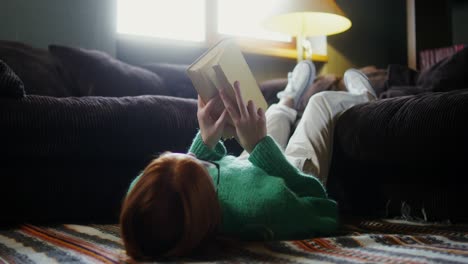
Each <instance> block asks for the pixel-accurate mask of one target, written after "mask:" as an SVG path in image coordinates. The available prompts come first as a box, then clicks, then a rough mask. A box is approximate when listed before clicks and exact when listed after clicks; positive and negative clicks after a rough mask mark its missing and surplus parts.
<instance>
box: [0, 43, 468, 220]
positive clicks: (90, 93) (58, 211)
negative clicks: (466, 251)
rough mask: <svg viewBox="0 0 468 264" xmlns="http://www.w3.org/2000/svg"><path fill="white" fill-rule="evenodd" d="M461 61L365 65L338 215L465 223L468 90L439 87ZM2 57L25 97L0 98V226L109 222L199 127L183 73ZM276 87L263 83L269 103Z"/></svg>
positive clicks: (96, 61)
mask: <svg viewBox="0 0 468 264" xmlns="http://www.w3.org/2000/svg"><path fill="white" fill-rule="evenodd" d="M466 53H467V51H466V50H464V51H462V52H461V53H459V54H456V55H455V56H457V57H453V58H452V57H451V58H448V59H447V62H446V64H441V65H437V66H436V67H437V68H435V67H434V68H432V69H431V71H432V72H430V74H429V75H428V74H427V73H417V72H414V71H412V70H410V69H408V68H406V67H402V66H397V65H390V66H389V67H388V69H385V70H378V69H375V68H365V69H363V70H364V71H365V72H366V74H367V75H368V76H369V78H370V79H371V81H372V82H373V85H374V86H375V87H376V90H377V92H378V93H379V94H380V96H381V98H383V99H382V100H379V101H376V102H371V103H366V104H362V105H358V106H355V107H353V108H351V109H350V110H349V111H347V112H346V113H345V114H343V115H342V117H341V118H340V120H339V121H338V124H337V128H336V133H335V135H334V137H335V144H334V146H333V152H334V154H333V158H332V163H331V167H332V169H331V171H330V176H329V183H328V186H327V188H328V190H329V194H330V196H331V197H332V198H334V199H336V200H337V201H338V202H339V204H340V209H341V212H342V213H343V214H347V215H361V216H366V217H383V216H384V217H395V216H402V212H403V216H404V217H406V218H411V217H412V218H414V217H419V218H424V217H426V219H427V220H432V221H438V220H446V219H450V220H451V221H460V220H463V219H466V218H467V215H468V214H467V212H466V210H464V208H466V206H465V203H466V201H467V198H466V195H464V192H465V190H466V189H467V188H466V187H468V185H467V180H466V179H467V174H468V173H467V172H466V170H464V165H465V164H466V163H467V162H468V155H467V154H468V153H467V147H468V139H467V135H468V129H467V127H468V125H467V122H466V120H467V116H468V90H464V88H468V82H466V80H465V79H463V78H461V79H460V78H459V79H457V81H456V82H451V83H449V82H448V81H446V80H445V79H444V78H446V77H447V74H445V75H444V71H445V72H450V74H452V73H454V72H456V71H457V70H458V71H459V72H460V74H463V75H466V72H464V71H466V70H465V69H466V67H465V68H463V67H461V68H460V67H458V68H457V67H453V64H454V63H455V64H456V65H459V64H460V63H465V62H466V57H467V56H466ZM460 58H465V61H463V60H462V59H460ZM0 60H2V61H4V62H5V63H6V64H7V65H9V66H10V68H11V69H13V71H14V72H15V73H16V74H17V75H18V76H19V78H20V79H21V80H22V81H23V83H24V91H25V96H22V95H18V94H16V93H2V92H0V94H2V96H1V97H0V127H1V130H2V135H3V140H4V141H3V143H2V148H1V149H0V175H1V178H2V183H3V185H2V186H3V188H2V191H1V192H0V206H1V208H2V209H3V212H4V213H3V214H2V217H1V219H0V221H1V222H19V221H21V222H24V221H28V222H115V221H116V220H117V216H118V212H119V209H120V203H121V200H122V198H123V196H124V194H125V192H126V189H127V187H128V184H129V182H130V181H131V179H132V178H133V177H135V176H136V175H137V174H138V173H139V172H140V171H141V170H142V169H143V168H144V166H145V164H147V162H149V161H150V160H151V159H152V158H154V157H155V156H156V155H158V154H159V153H161V152H163V151H176V152H181V151H186V149H187V148H188V146H189V144H190V142H191V140H192V138H193V136H194V134H195V133H196V131H197V121H196V101H195V99H194V98H195V97H196V93H195V91H194V89H193V87H192V86H191V83H190V80H189V79H188V78H187V76H186V75H185V66H181V65H169V64H148V65H144V66H141V67H135V66H131V65H128V64H125V63H123V62H120V61H117V60H115V59H113V58H111V57H110V56H107V55H106V54H104V53H101V52H97V51H89V50H84V49H77V48H71V47H63V46H56V45H51V46H50V47H49V49H48V50H41V49H35V48H32V47H29V46H27V45H24V44H21V43H15V42H6V41H3V42H0ZM460 60H461V62H460ZM453 61H455V62H453ZM457 63H458V64H457ZM444 67H445V68H444ZM460 69H461V70H460ZM455 75H456V74H455ZM456 76H459V75H456ZM447 78H452V79H453V76H452V75H448V77H447ZM457 78H458V77H457ZM0 80H1V78H0ZM444 80H445V81H444ZM285 84H286V80H285V79H278V80H270V81H266V82H264V83H262V84H261V89H262V92H263V93H264V95H265V97H266V99H267V101H268V102H269V103H273V102H275V100H276V98H275V94H276V92H277V91H278V90H281V89H283V88H284V86H285ZM429 84H432V85H429ZM435 84H437V85H435ZM313 85H314V86H315V87H313V89H310V91H311V92H320V91H322V90H343V89H344V87H343V84H342V82H341V81H340V78H339V77H336V76H331V75H326V76H320V77H319V78H317V80H316V82H315V83H314V84H313ZM441 87H442V88H441ZM2 89H5V87H2V85H1V84H0V90H2ZM227 145H228V149H229V151H230V152H231V153H232V154H238V153H239V152H240V148H239V145H238V144H237V143H236V142H234V141H230V142H227ZM423 208H424V210H423ZM421 212H424V213H421Z"/></svg>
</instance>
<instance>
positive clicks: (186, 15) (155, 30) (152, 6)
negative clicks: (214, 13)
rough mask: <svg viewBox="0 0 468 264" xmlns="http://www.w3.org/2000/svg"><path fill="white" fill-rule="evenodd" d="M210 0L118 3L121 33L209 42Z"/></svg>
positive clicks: (122, 1) (118, 30)
mask: <svg viewBox="0 0 468 264" xmlns="http://www.w3.org/2000/svg"><path fill="white" fill-rule="evenodd" d="M205 1H206V0H117V32H118V33H121V34H131V35H140V36H147V37H157V38H165V39H174V40H186V41H205V36H206V33H205V31H206V30H205V23H206V22H205V21H206V14H205Z"/></svg>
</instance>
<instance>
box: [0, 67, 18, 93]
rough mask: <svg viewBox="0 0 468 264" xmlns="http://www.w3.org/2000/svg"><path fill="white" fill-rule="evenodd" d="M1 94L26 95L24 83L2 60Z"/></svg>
mask: <svg viewBox="0 0 468 264" xmlns="http://www.w3.org/2000/svg"><path fill="white" fill-rule="evenodd" d="M0 96H2V97H3V96H4V97H12V98H22V97H24V84H23V82H22V81H21V79H20V78H19V77H18V76H17V75H16V74H15V73H14V72H13V71H12V70H11V69H10V67H8V65H7V64H6V63H5V62H3V61H1V60H0Z"/></svg>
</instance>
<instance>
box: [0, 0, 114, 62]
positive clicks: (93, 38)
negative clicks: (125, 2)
mask: <svg viewBox="0 0 468 264" xmlns="http://www.w3.org/2000/svg"><path fill="white" fill-rule="evenodd" d="M115 22H116V0H99V1H96V0H79V1H74V0H40V1H31V0H0V39H3V40H13V41H20V42H24V43H27V44H29V45H32V46H34V47H38V48H47V46H48V45H49V44H51V43H55V44H62V45H70V46H79V47H83V48H90V49H97V50H102V51H105V52H107V53H110V54H111V55H115V46H116V44H115V28H116V23H115Z"/></svg>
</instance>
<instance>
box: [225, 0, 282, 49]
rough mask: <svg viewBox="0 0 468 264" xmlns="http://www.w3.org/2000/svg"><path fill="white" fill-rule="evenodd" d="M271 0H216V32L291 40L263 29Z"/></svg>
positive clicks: (265, 38)
mask: <svg viewBox="0 0 468 264" xmlns="http://www.w3.org/2000/svg"><path fill="white" fill-rule="evenodd" d="M271 3H272V1H271V0H218V32H219V33H221V34H226V35H234V36H242V37H248V38H256V39H262V40H276V41H284V42H289V41H291V37H289V36H287V35H283V34H279V33H274V32H270V31H267V30H265V29H263V27H262V25H261V21H262V20H263V19H265V18H266V17H267V16H268V15H269V14H270V11H271Z"/></svg>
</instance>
